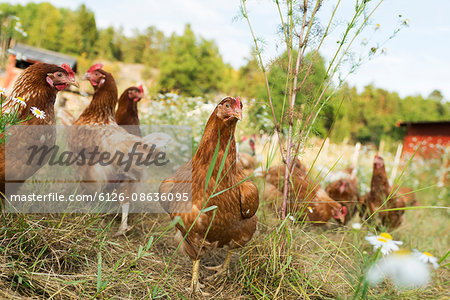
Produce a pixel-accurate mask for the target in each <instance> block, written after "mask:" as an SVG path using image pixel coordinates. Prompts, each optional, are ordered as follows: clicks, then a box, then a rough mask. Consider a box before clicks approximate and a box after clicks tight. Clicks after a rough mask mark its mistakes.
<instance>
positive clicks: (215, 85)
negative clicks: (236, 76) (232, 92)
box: [159, 25, 225, 96]
mask: <svg viewBox="0 0 450 300" xmlns="http://www.w3.org/2000/svg"><path fill="white" fill-rule="evenodd" d="M159 70H160V79H159V85H160V87H161V91H178V92H180V93H181V94H184V95H188V96H199V95H203V94H205V93H210V92H214V91H218V90H219V88H220V87H221V81H222V79H223V75H224V71H225V64H224V63H223V61H222V57H221V56H220V54H219V50H218V48H217V46H216V45H215V43H214V42H212V41H208V40H205V39H200V40H199V39H198V38H197V37H196V36H195V34H194V32H193V31H192V29H191V26H190V25H187V26H186V28H185V30H184V33H183V35H180V36H178V35H176V34H172V36H171V37H170V38H169V41H168V42H167V48H166V51H165V53H164V55H163V56H162V59H161V62H160V64H159Z"/></svg>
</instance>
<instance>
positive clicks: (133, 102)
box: [115, 85, 144, 136]
mask: <svg viewBox="0 0 450 300" xmlns="http://www.w3.org/2000/svg"><path fill="white" fill-rule="evenodd" d="M143 97H144V89H143V88H142V85H140V86H139V87H136V86H132V87H129V88H127V89H126V90H125V91H124V92H123V93H122V95H120V98H119V105H118V107H117V111H116V116H115V117H116V122H117V124H119V125H127V126H125V127H124V128H125V130H126V131H128V132H129V133H131V134H134V135H137V136H142V132H141V129H140V128H139V115H138V109H137V104H138V102H139V101H141V99H142V98H143Z"/></svg>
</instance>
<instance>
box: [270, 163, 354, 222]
mask: <svg viewBox="0 0 450 300" xmlns="http://www.w3.org/2000/svg"><path fill="white" fill-rule="evenodd" d="M284 174H285V165H279V166H274V167H271V168H270V169H269V170H268V171H267V174H266V185H267V186H268V187H267V189H266V190H265V197H268V198H269V199H273V200H275V201H276V202H275V203H273V204H274V207H275V208H278V207H279V206H280V205H281V202H282V201H283V196H282V195H283V194H282V193H283V191H284ZM273 187H276V188H277V191H275V190H274V189H273ZM271 191H272V195H270V194H269V193H270V192H271ZM287 211H288V212H290V213H291V214H294V215H297V217H298V218H300V219H307V220H308V221H309V222H311V223H313V224H314V225H324V224H325V223H327V222H328V221H329V220H330V219H331V218H334V219H336V220H337V221H338V222H344V221H345V216H346V214H347V208H346V207H343V206H342V205H341V204H339V203H338V202H336V201H334V200H333V199H332V198H330V197H329V196H328V194H327V193H326V192H325V191H324V190H323V189H322V188H321V187H320V186H318V185H314V183H313V182H312V181H311V180H310V179H309V178H308V176H307V169H306V167H305V166H304V165H303V164H302V163H301V162H300V160H298V159H295V161H294V167H293V169H292V176H291V177H290V180H289V188H288V202H287Z"/></svg>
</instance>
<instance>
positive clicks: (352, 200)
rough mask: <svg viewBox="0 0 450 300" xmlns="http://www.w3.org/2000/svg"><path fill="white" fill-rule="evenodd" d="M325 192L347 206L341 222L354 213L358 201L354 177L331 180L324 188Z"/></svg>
mask: <svg viewBox="0 0 450 300" xmlns="http://www.w3.org/2000/svg"><path fill="white" fill-rule="evenodd" d="M325 191H326V192H327V194H328V195H329V196H330V197H331V198H333V199H334V200H336V201H337V202H339V203H340V204H341V205H342V206H345V207H346V208H347V214H346V215H345V220H344V222H343V224H347V223H348V221H350V219H351V218H352V217H353V216H354V215H355V213H356V210H357V209H356V207H357V204H358V201H359V192H358V183H357V181H356V178H355V177H353V178H350V177H348V178H341V179H338V180H336V181H333V182H331V183H330V184H329V185H328V186H327V188H326V189H325Z"/></svg>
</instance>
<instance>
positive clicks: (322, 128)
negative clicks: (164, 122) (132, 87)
mask: <svg viewBox="0 0 450 300" xmlns="http://www.w3.org/2000/svg"><path fill="white" fill-rule="evenodd" d="M0 11H1V14H0V25H1V26H0V37H1V38H2V39H3V40H4V39H14V40H16V41H18V42H24V43H26V44H29V45H32V46H37V47H42V48H46V49H49V50H54V51H59V52H62V53H67V54H71V55H76V56H79V57H80V58H82V59H80V61H79V63H80V65H81V63H82V62H83V67H86V66H87V65H88V64H90V63H91V61H92V60H93V59H106V60H111V61H124V62H128V63H140V64H144V65H145V68H144V72H143V75H144V77H145V78H152V79H154V80H153V81H154V82H158V86H157V87H153V89H154V90H155V91H161V92H165V91H177V92H179V93H181V94H184V95H186V96H203V95H204V94H208V93H215V92H217V93H226V94H230V95H240V96H242V97H246V98H250V99H254V100H252V101H250V102H249V103H251V105H248V107H247V109H248V113H249V124H251V126H250V127H251V128H248V130H251V131H252V132H255V131H257V130H265V131H269V132H270V131H272V130H273V123H272V122H271V121H270V119H271V115H272V113H271V111H270V108H269V107H268V105H267V103H268V99H267V90H266V87H265V81H264V76H263V74H262V72H261V70H260V68H259V65H258V62H257V60H256V59H255V54H254V53H252V54H251V55H250V57H249V58H248V59H247V63H246V65H244V66H242V67H241V68H240V69H239V70H234V69H233V68H232V67H231V66H229V65H226V64H225V63H224V62H223V60H222V57H221V55H220V53H219V51H218V48H217V46H216V44H215V43H214V42H213V41H210V40H206V39H203V38H200V37H198V36H196V35H195V33H194V32H193V31H192V29H191V27H190V26H189V25H187V26H186V28H185V30H184V32H183V34H181V35H177V34H172V35H171V36H170V37H166V36H164V34H163V33H162V32H161V31H160V30H158V29H157V28H155V27H153V26H151V27H148V28H146V29H144V30H133V31H132V32H131V33H130V34H127V35H126V34H125V33H124V30H123V28H114V27H108V28H102V29H97V27H96V21H95V15H94V13H93V12H92V11H90V10H89V9H88V8H87V7H86V6H85V5H81V6H79V7H78V8H77V9H76V10H71V9H66V8H56V7H54V6H53V5H51V4H49V3H28V4H26V5H21V4H17V5H12V4H8V3H0ZM13 16H17V17H19V18H20V23H21V24H22V25H21V26H22V27H23V29H24V31H25V32H26V33H27V34H24V35H23V34H21V33H20V32H17V30H15V29H14V26H15V24H16V22H18V21H17V20H16V21H14V20H15V19H14V18H13ZM4 45H6V46H4ZM4 45H3V46H4V47H6V48H7V45H9V44H8V43H6V44H4ZM0 50H2V51H3V52H5V51H6V49H0ZM293 56H294V57H295V56H296V54H295V53H294V55H293ZM0 58H1V57H0ZM1 60H2V61H3V60H4V59H1ZM287 63H288V61H287V53H282V54H281V55H280V56H279V57H277V58H275V59H274V60H273V61H272V62H271V63H270V64H269V65H268V66H266V69H267V70H268V72H269V74H268V75H269V76H268V78H269V79H270V82H269V84H270V88H271V91H272V100H273V103H274V108H275V113H276V116H277V119H279V120H282V121H284V120H283V118H281V116H282V113H283V112H284V111H286V106H287V103H288V102H287V101H288V99H285V90H286V80H287V78H286V70H287ZM311 63H312V68H311V71H310V73H309V75H308V77H307V78H306V80H305V83H304V84H303V86H302V87H301V89H300V90H299V91H298V93H297V99H296V103H297V107H298V109H297V111H296V112H295V113H296V116H295V117H296V118H295V119H296V120H302V119H304V118H305V117H306V116H307V115H308V114H309V112H308V111H305V107H311V105H305V104H310V103H311V102H312V101H314V100H315V99H317V97H318V91H319V86H320V84H321V82H322V80H323V79H324V77H325V76H326V71H325V70H326V68H325V61H324V59H323V58H322V57H320V56H317V57H316V58H315V59H313V55H312V54H308V55H306V56H305V57H304V59H303V61H302V64H301V66H300V76H299V78H300V79H303V77H304V74H305V73H306V72H307V70H308V68H309V66H310V65H311ZM156 69H158V70H156ZM158 71H159V75H158ZM156 79H157V80H156ZM328 93H329V94H328V95H326V96H329V95H331V98H330V101H328V103H327V104H326V105H325V106H324V107H323V109H322V111H321V114H320V116H319V119H318V120H317V121H316V122H315V124H314V128H313V129H314V130H315V133H316V134H317V135H319V136H322V137H323V136H325V134H326V133H327V131H328V130H329V129H330V127H331V125H332V124H333V121H334V120H335V122H334V128H333V130H332V133H331V138H332V139H333V140H334V141H336V142H339V141H342V140H344V139H346V138H349V139H351V140H352V141H360V142H372V143H378V142H379V141H380V139H386V140H399V139H401V138H402V137H403V134H404V132H403V130H404V129H402V128H399V127H397V126H395V124H396V123H397V122H399V121H406V122H414V121H436V120H450V102H449V101H446V100H445V99H444V97H443V95H442V93H441V92H440V91H438V90H435V91H433V92H432V93H431V94H430V95H429V96H428V97H422V96H421V95H415V96H408V97H405V98H401V97H400V96H399V95H398V94H397V93H391V92H388V91H386V90H383V89H379V88H376V87H374V86H371V85H369V86H366V87H365V88H364V90H363V91H361V92H360V93H358V91H357V90H356V88H355V87H350V86H348V85H345V84H344V85H343V86H342V87H341V88H339V89H336V88H332V87H331V88H329V90H328ZM341 100H342V101H343V104H342V106H341V108H340V110H339V112H338V108H339V105H340V102H341Z"/></svg>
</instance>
